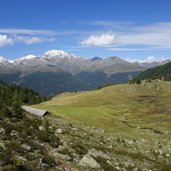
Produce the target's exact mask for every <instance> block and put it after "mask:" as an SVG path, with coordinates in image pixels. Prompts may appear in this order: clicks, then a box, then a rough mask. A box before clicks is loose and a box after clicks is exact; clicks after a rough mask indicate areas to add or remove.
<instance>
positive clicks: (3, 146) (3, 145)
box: [0, 142, 5, 150]
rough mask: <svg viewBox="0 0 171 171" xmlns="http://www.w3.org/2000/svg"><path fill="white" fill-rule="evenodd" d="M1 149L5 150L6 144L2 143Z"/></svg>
mask: <svg viewBox="0 0 171 171" xmlns="http://www.w3.org/2000/svg"><path fill="white" fill-rule="evenodd" d="M0 148H2V149H4V150H5V144H4V143H3V142H0Z"/></svg>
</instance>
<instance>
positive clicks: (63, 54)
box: [43, 49, 78, 59]
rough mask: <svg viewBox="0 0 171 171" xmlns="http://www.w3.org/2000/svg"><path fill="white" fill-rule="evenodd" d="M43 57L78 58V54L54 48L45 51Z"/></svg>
mask: <svg viewBox="0 0 171 171" xmlns="http://www.w3.org/2000/svg"><path fill="white" fill-rule="evenodd" d="M43 57H44V58H51V57H57V58H68V59H71V58H78V56H76V55H74V54H70V53H67V52H65V51H63V50H55V49H53V50H49V51H47V52H46V53H44V55H43Z"/></svg>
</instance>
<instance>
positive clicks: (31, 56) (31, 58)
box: [10, 54, 37, 63]
mask: <svg viewBox="0 0 171 171" xmlns="http://www.w3.org/2000/svg"><path fill="white" fill-rule="evenodd" d="M35 58H37V56H35V55H32V54H30V55H26V56H23V57H21V58H18V59H16V60H12V61H10V62H11V63H12V62H21V61H27V60H33V59H35Z"/></svg>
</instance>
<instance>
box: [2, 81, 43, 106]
mask: <svg viewBox="0 0 171 171" xmlns="http://www.w3.org/2000/svg"><path fill="white" fill-rule="evenodd" d="M45 100H46V98H45V97H43V96H40V95H39V94H38V93H36V92H34V91H33V90H31V89H28V88H21V87H19V86H16V85H7V84H5V83H3V82H0V102H1V103H0V104H1V105H2V104H4V105H5V106H12V104H13V102H15V103H16V102H17V103H20V104H30V105H31V104H37V103H40V102H43V101H45Z"/></svg>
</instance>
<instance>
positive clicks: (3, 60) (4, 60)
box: [0, 56, 9, 64]
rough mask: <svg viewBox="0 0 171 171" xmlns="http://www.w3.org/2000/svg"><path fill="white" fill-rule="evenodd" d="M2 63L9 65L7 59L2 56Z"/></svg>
mask: <svg viewBox="0 0 171 171" xmlns="http://www.w3.org/2000/svg"><path fill="white" fill-rule="evenodd" d="M0 63H1V64H7V63H9V61H8V60H7V59H5V58H4V57H2V56H0Z"/></svg>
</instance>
